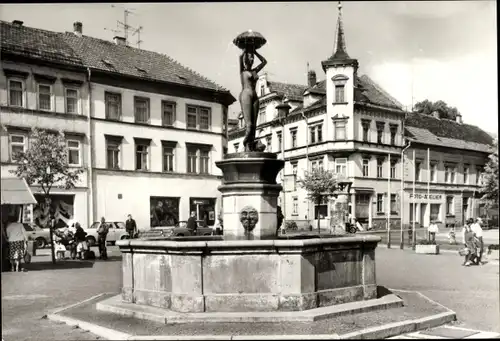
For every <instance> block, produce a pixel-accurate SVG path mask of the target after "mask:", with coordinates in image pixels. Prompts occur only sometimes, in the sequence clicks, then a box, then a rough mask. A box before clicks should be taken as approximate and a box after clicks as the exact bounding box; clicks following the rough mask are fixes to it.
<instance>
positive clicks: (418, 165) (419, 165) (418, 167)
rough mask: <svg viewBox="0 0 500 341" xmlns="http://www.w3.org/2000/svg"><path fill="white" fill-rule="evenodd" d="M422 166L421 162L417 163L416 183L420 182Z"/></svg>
mask: <svg viewBox="0 0 500 341" xmlns="http://www.w3.org/2000/svg"><path fill="white" fill-rule="evenodd" d="M421 166H422V163H421V162H416V163H415V181H420V168H421Z"/></svg>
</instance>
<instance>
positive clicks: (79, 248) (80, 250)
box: [75, 223, 88, 259]
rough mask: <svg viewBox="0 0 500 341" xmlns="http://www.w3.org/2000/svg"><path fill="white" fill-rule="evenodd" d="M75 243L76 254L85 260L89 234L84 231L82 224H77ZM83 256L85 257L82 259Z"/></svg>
mask: <svg viewBox="0 0 500 341" xmlns="http://www.w3.org/2000/svg"><path fill="white" fill-rule="evenodd" d="M75 228H76V232H75V242H76V252H77V255H78V259H82V258H85V257H84V254H85V252H86V251H88V246H87V241H86V239H87V232H85V231H84V230H83V228H82V227H81V226H80V223H75ZM82 256H83V257H82Z"/></svg>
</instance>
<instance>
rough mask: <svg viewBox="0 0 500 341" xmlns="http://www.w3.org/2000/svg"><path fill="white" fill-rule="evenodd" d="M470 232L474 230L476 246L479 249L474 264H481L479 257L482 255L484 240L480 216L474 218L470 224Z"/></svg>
mask: <svg viewBox="0 0 500 341" xmlns="http://www.w3.org/2000/svg"><path fill="white" fill-rule="evenodd" d="M471 229H472V232H474V237H476V238H477V246H478V249H479V252H478V256H477V261H476V264H477V265H479V263H481V264H482V261H481V258H482V257H483V249H484V241H483V229H482V227H481V218H476V221H475V222H474V224H472V226H471Z"/></svg>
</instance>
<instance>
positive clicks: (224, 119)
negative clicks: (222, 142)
mask: <svg viewBox="0 0 500 341" xmlns="http://www.w3.org/2000/svg"><path fill="white" fill-rule="evenodd" d="M227 132H228V128H227V107H226V106H223V107H222V134H224V136H226V138H227Z"/></svg>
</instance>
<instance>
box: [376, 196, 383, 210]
mask: <svg viewBox="0 0 500 341" xmlns="http://www.w3.org/2000/svg"><path fill="white" fill-rule="evenodd" d="M377 212H379V213H380V212H384V195H383V194H377Z"/></svg>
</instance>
